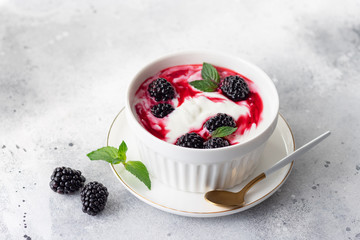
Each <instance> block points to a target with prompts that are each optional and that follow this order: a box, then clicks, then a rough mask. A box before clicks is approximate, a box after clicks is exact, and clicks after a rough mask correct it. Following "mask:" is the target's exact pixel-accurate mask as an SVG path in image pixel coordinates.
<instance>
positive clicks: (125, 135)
mask: <svg viewBox="0 0 360 240" xmlns="http://www.w3.org/2000/svg"><path fill="white" fill-rule="evenodd" d="M122 140H124V141H125V142H126V144H127V146H128V148H129V150H128V152H127V159H129V160H140V157H139V153H138V150H137V145H136V143H135V139H134V137H133V134H132V133H131V129H130V128H129V127H128V125H127V122H126V118H125V113H124V111H123V110H121V111H120V113H119V114H118V115H117V116H116V118H115V119H114V121H113V123H112V125H111V127H110V130H109V133H108V138H107V145H108V146H114V147H118V146H119V145H120V143H121V141H122ZM294 149H295V143H294V138H293V134H292V132H291V129H290V127H289V126H288V124H287V123H286V121H285V119H284V118H283V117H282V116H281V115H279V120H278V124H277V127H276V129H275V131H274V133H273V135H272V136H271V137H270V139H269V141H268V143H267V145H266V147H265V151H264V153H263V155H262V157H261V163H260V165H259V166H258V168H257V169H256V170H255V172H254V174H252V175H251V176H250V177H249V178H248V179H247V180H246V181H244V182H243V183H242V184H239V185H238V186H236V187H234V188H231V189H229V190H230V191H238V190H240V189H241V188H242V187H243V186H244V185H245V184H246V183H247V182H248V181H250V180H251V179H253V178H254V177H256V176H257V175H258V174H259V173H261V172H263V171H264V170H266V169H268V168H270V167H271V166H272V165H273V164H274V163H276V162H277V161H278V160H280V159H281V158H282V157H284V156H285V155H287V154H289V153H291V152H293V151H294ZM110 166H111V168H112V170H113V171H114V173H115V175H116V177H117V178H118V179H119V180H120V182H121V183H122V184H123V185H124V187H125V188H126V189H127V190H129V191H130V192H131V193H132V194H133V195H135V196H136V197H137V198H139V199H140V200H142V201H143V202H145V203H147V204H149V205H151V206H153V207H156V208H158V209H160V210H163V211H166V212H169V213H173V214H177V215H182V216H187V217H218V216H225V215H230V214H234V213H238V212H242V211H244V210H246V209H249V208H251V207H254V206H255V205H257V204H259V203H261V202H262V201H264V200H265V199H267V198H268V197H270V196H271V195H272V194H274V193H275V192H276V190H277V189H278V188H279V187H280V186H281V185H282V184H283V183H284V182H285V181H286V179H287V177H288V176H289V174H290V172H291V169H292V166H293V163H291V164H288V165H287V166H285V167H283V168H282V169H280V170H279V171H277V172H275V173H274V174H272V175H270V176H269V177H267V178H265V179H264V180H262V181H261V182H259V183H257V184H256V185H255V186H254V187H253V188H251V190H250V191H249V192H248V193H247V195H246V198H245V201H246V205H244V206H243V207H240V208H232V209H230V208H224V207H219V206H215V205H212V204H211V203H209V202H207V201H206V200H205V199H204V194H201V193H190V192H183V191H179V190H176V189H173V188H170V187H168V186H166V185H165V184H163V183H161V182H160V181H158V180H157V179H156V178H154V177H151V176H150V178H151V186H152V187H151V190H148V189H147V188H146V186H145V185H144V184H143V183H141V182H140V181H139V180H138V179H137V178H135V177H134V176H133V175H131V174H130V173H129V172H127V171H126V170H125V169H124V167H123V165H122V164H117V165H112V164H110Z"/></svg>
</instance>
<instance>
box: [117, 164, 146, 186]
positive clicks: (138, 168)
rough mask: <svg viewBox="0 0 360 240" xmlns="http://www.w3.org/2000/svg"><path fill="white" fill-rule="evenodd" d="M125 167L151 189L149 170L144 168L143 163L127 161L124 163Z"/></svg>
mask: <svg viewBox="0 0 360 240" xmlns="http://www.w3.org/2000/svg"><path fill="white" fill-rule="evenodd" d="M124 166H125V169H126V170H128V171H129V172H130V173H131V174H133V175H134V176H135V177H137V178H138V179H139V180H140V181H142V182H143V183H144V184H145V185H146V186H147V188H148V189H149V190H151V181H150V177H149V172H148V170H147V169H146V167H145V165H144V164H143V163H142V162H140V161H128V162H126V163H124Z"/></svg>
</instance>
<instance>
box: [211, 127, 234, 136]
mask: <svg viewBox="0 0 360 240" xmlns="http://www.w3.org/2000/svg"><path fill="white" fill-rule="evenodd" d="M236 130H237V128H234V127H229V126H223V127H219V128H217V129H215V130H214V131H213V132H211V136H212V137H213V138H216V137H226V136H228V135H230V134H232V133H234V132H235V131H236Z"/></svg>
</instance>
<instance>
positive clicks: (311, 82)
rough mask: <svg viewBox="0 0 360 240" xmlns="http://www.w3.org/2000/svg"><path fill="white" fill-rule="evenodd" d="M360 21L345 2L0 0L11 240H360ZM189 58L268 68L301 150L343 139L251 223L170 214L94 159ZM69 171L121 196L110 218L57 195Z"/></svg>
mask: <svg viewBox="0 0 360 240" xmlns="http://www.w3.org/2000/svg"><path fill="white" fill-rule="evenodd" d="M359 12H360V2H359V1H335V0H331V1H313V0H307V1H296V2H290V1H266V0H263V1H237V0H230V1H213V0H212V1H208V0H198V1H197V0H196V1H146V0H134V1H133V0H132V1H130V0H127V1H85V0H83V1H70V0H69V1H55V0H47V1H45V0H42V1H41V0H39V1H34V0H14V1H7V0H0V123H1V124H0V150H1V151H0V159H1V168H0V186H1V187H0V238H1V239H25V238H27V237H31V239H61V238H63V239H110V238H115V239H117V238H119V239H120V238H121V239H360V207H359V199H360V190H359V180H360V175H359V172H360V160H359V143H360V141H359V133H360V131H359V129H360V128H359V122H360V112H359V109H360V108H359V100H360V97H359V91H360V84H359V77H360V68H359V66H360V14H359ZM189 49H208V50H217V51H221V52H225V53H229V54H232V55H236V56H239V57H241V58H244V59H247V60H249V61H251V62H253V63H255V64H257V65H258V66H260V67H261V68H262V69H264V70H265V72H267V73H268V74H269V76H270V77H271V78H272V79H273V80H274V82H275V84H276V86H277V88H278V91H279V95H280V102H281V104H280V111H281V113H282V114H283V115H284V117H285V118H286V119H287V120H288V122H289V124H290V126H291V128H292V130H293V132H294V135H295V139H296V144H297V146H300V145H302V144H304V143H305V142H306V141H307V140H310V139H311V138H313V137H315V136H317V135H318V134H320V133H322V132H324V131H325V130H331V131H332V133H333V134H332V136H331V137H330V138H329V139H327V140H326V142H324V143H323V144H322V145H321V146H318V147H317V148H316V149H314V150H312V151H311V152H310V153H308V154H307V155H305V156H303V157H301V158H300V159H298V160H299V161H297V162H296V163H295V166H294V170H293V172H292V173H291V175H290V177H289V179H288V180H287V182H286V183H285V184H284V185H283V187H282V188H281V190H279V191H278V192H277V193H276V194H274V195H273V196H272V197H271V198H270V199H268V200H266V201H265V202H263V203H262V204H260V205H258V206H256V207H254V208H252V209H250V210H247V211H245V212H242V213H239V214H235V215H231V216H227V217H221V218H212V219H192V218H185V217H180V216H176V215H171V214H169V213H165V212H162V211H160V210H157V209H155V208H152V207H151V206H148V205H146V204H144V203H143V202H141V201H139V200H137V199H136V198H135V197H133V196H132V195H131V194H130V193H129V192H128V191H127V190H125V189H124V188H123V187H122V186H121V185H120V184H119V182H118V181H117V180H116V178H115V177H114V175H113V173H112V172H111V170H110V168H109V166H108V165H107V164H106V163H104V162H90V161H89V160H88V159H87V158H86V156H85V154H86V153H88V152H89V151H92V150H94V149H96V148H99V147H101V146H104V145H105V144H106V135H107V131H108V129H109V127H110V124H111V122H112V120H113V119H114V117H115V115H116V114H117V113H118V111H119V110H120V109H121V107H122V106H123V102H124V92H125V86H126V84H127V82H128V81H129V79H131V77H132V76H133V75H134V74H135V73H136V72H137V71H138V70H139V69H140V68H141V67H142V66H144V65H145V64H147V63H148V62H150V61H152V60H154V59H155V58H158V57H160V56H162V55H164V54H168V53H170V52H174V51H180V50H189ZM302 160H304V161H302ZM62 165H65V166H71V167H73V168H75V169H80V170H81V171H82V172H83V173H84V174H85V176H86V177H87V180H88V181H93V180H98V181H100V182H102V183H103V184H104V185H105V186H107V187H108V189H109V191H110V196H109V200H108V204H107V206H106V209H105V210H104V211H103V212H102V214H100V215H98V216H96V217H91V216H88V215H86V214H84V213H82V211H81V203H80V200H79V195H78V194H75V195H72V196H62V195H59V194H55V193H53V192H52V191H51V190H50V189H49V186H48V183H49V179H50V175H51V173H52V170H53V169H54V168H55V167H57V166H62Z"/></svg>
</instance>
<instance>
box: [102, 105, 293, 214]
mask: <svg viewBox="0 0 360 240" xmlns="http://www.w3.org/2000/svg"><path fill="white" fill-rule="evenodd" d="M124 109H125V107H123V108H122V109H121V110H120V111H119V113H118V114H117V115H116V116H115V118H114V120H113V121H112V123H111V125H110V128H109V131H108V134H107V139H106V145H107V146H109V138H110V134H111V130H112V128H113V125H114V124H115V122H116V120H117V118H118V117H119V116H120V114H121V113H123V111H124ZM278 115H279V117H280V118H281V119H282V120H283V121H284V122H285V124H286V126H287V128H288V129H289V132H290V134H291V138H292V143H293V146H294V147H293V149H291V150H292V151H295V149H296V146H295V138H294V134H293V131H292V129H291V127H290V125H289V123H288V122H287V121H286V119H285V118H284V117H283V115H282V114H281V113H280V112H279V113H278ZM109 165H110V167H111V169H112V171H113V172H114V174H115V176H116V177H117V178H118V179H119V180H120V182H121V183H122V184H123V185H124V187H125V188H127V190H131V191H130V192H131V193H132V194H133V195H134V196H135V197H137V198H139V199H140V200H142V201H143V202H145V203H147V204H150V205H151V206H153V207H155V208H158V209H160V210H163V211H164V210H165V209H166V210H167V211H168V212H170V213H173V214H177V215H181V216H188V217H189V216H190V217H194V216H195V217H196V216H198V217H203V216H204V215H205V217H206V215H208V217H217V216H224V214H226V215H230V214H234V213H238V212H241V211H245V210H247V209H249V208H251V207H254V206H256V205H257V204H259V203H261V202H263V201H264V200H266V199H267V198H268V197H270V196H271V195H272V194H274V193H275V192H276V191H277V189H278V188H280V187H281V185H282V184H283V183H284V182H285V181H286V180H287V178H288V177H289V175H290V173H291V171H292V169H293V166H294V161H292V162H291V165H290V167H289V170H288V171H287V173H286V175H285V176H284V178H283V179H282V180H281V182H279V184H277V185H276V186H275V187H274V188H273V189H272V190H271V191H269V192H268V193H266V194H265V195H263V196H262V197H260V198H258V199H256V200H255V201H253V202H250V203H248V204H245V205H243V206H240V207H234V208H229V209H224V210H220V211H214V212H193V211H185V210H180V209H175V208H171V207H167V206H164V205H162V204H159V203H156V202H154V201H152V200H150V199H148V198H146V197H144V196H143V195H141V194H139V193H138V192H137V191H135V190H134V189H133V188H132V187H130V186H129V185H128V184H127V183H126V181H125V180H123V179H122V177H121V176H120V175H119V173H118V172H117V171H116V169H115V167H114V165H113V164H109ZM179 191H180V190H179ZM239 209H241V210H240V211H238V210H239ZM214 214H220V215H215V216H211V215H214Z"/></svg>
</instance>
